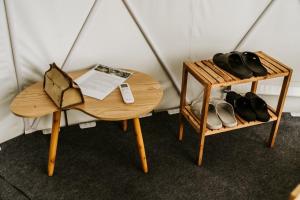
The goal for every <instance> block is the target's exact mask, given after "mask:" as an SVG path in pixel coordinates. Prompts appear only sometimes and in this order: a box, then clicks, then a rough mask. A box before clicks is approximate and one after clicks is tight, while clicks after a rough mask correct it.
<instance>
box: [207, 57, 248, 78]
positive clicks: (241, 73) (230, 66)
mask: <svg viewBox="0 0 300 200" xmlns="http://www.w3.org/2000/svg"><path fill="white" fill-rule="evenodd" d="M213 62H214V63H215V64H216V65H217V66H218V67H220V68H221V69H224V70H225V71H227V72H229V73H231V74H233V75H234V76H237V77H239V78H241V79H244V78H250V77H252V76H253V73H252V71H251V70H250V69H249V68H247V66H246V65H245V64H244V61H243V58H242V57H241V54H240V53H238V52H231V53H226V54H223V53H217V54H216V55H214V57H213Z"/></svg>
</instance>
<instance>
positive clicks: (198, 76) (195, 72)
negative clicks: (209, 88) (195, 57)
mask: <svg viewBox="0 0 300 200" xmlns="http://www.w3.org/2000/svg"><path fill="white" fill-rule="evenodd" d="M184 65H185V66H186V67H187V70H188V72H189V73H191V74H192V75H193V76H194V78H196V79H197V80H198V81H199V82H200V83H202V84H204V85H211V83H210V81H208V80H207V79H206V78H205V77H204V76H203V75H202V74H201V73H199V71H198V70H197V69H196V68H195V67H193V65H194V64H193V63H191V62H184Z"/></svg>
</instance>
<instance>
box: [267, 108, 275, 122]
mask: <svg viewBox="0 0 300 200" xmlns="http://www.w3.org/2000/svg"><path fill="white" fill-rule="evenodd" d="M268 113H269V115H270V117H271V119H273V120H274V121H275V120H277V116H276V115H275V113H273V112H272V111H271V110H268Z"/></svg>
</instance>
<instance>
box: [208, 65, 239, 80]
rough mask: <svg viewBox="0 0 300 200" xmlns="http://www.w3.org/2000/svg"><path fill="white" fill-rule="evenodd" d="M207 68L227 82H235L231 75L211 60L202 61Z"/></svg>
mask: <svg viewBox="0 0 300 200" xmlns="http://www.w3.org/2000/svg"><path fill="white" fill-rule="evenodd" d="M202 62H203V63H204V64H205V65H206V66H208V67H209V68H211V69H212V70H214V71H215V72H216V73H217V74H219V75H220V76H221V77H222V78H223V79H224V80H225V81H231V80H234V78H232V77H231V76H230V75H228V74H227V73H225V72H224V71H223V70H222V69H221V68H219V67H217V66H216V65H215V64H214V63H213V62H212V61H211V60H203V61H202Z"/></svg>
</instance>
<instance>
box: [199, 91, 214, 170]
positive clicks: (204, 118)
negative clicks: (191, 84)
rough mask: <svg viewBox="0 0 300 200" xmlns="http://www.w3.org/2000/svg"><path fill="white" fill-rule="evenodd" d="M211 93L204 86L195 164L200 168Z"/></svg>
mask: <svg viewBox="0 0 300 200" xmlns="http://www.w3.org/2000/svg"><path fill="white" fill-rule="evenodd" d="M210 93H211V87H210V86H205V87H204V93H203V95H204V96H203V105H202V112H201V116H200V130H199V155H198V161H197V164H198V165H199V166H200V165H201V164H202V159H203V150H204V142H205V132H206V122H207V112H208V105H209V98H210Z"/></svg>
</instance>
